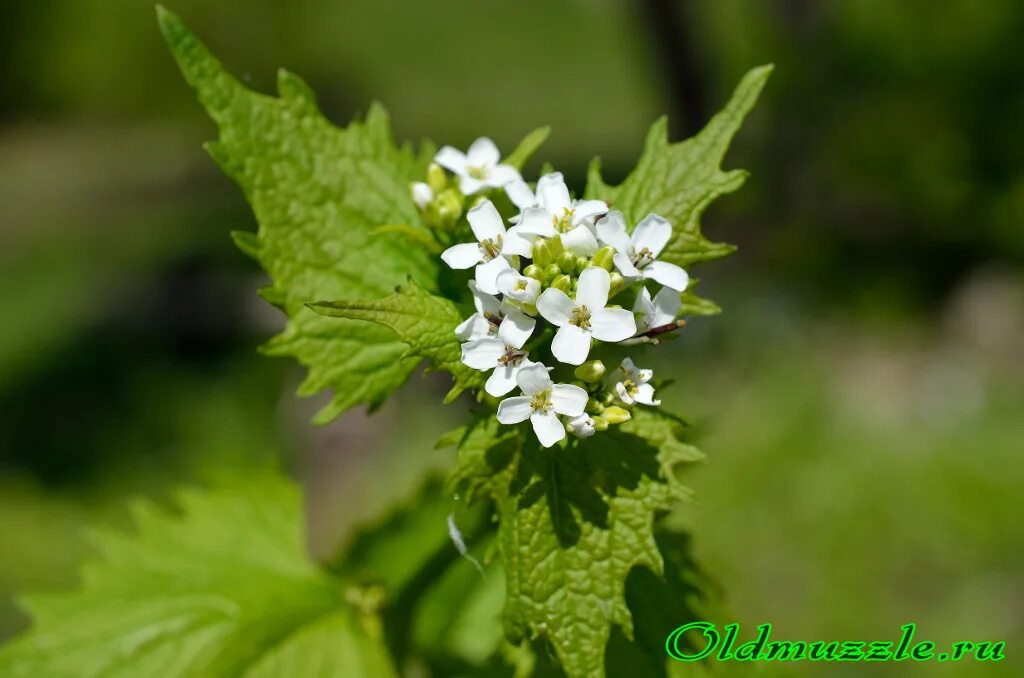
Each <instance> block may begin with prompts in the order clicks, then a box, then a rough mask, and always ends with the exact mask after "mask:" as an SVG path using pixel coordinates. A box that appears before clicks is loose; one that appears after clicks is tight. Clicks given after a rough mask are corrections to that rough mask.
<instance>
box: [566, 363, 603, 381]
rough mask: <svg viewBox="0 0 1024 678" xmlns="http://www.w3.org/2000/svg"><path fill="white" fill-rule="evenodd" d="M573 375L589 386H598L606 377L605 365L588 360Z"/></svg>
mask: <svg viewBox="0 0 1024 678" xmlns="http://www.w3.org/2000/svg"><path fill="white" fill-rule="evenodd" d="M573 374H575V375H576V378H577V379H581V380H583V381H585V382H586V383H588V384H596V383H597V382H599V381H601V377H603V376H604V363H603V362H601V361H600V360H588V361H587V362H585V363H583V364H582V365H580V366H579V367H577V368H576V369H575V370H574V371H573Z"/></svg>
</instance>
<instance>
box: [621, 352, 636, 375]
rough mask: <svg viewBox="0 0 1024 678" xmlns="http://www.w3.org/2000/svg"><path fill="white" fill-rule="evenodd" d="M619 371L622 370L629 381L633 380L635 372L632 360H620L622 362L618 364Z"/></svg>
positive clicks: (628, 358)
mask: <svg viewBox="0 0 1024 678" xmlns="http://www.w3.org/2000/svg"><path fill="white" fill-rule="evenodd" d="M619 369H620V370H622V371H623V372H624V373H625V374H626V376H628V377H629V378H630V379H632V378H633V375H635V374H636V371H637V370H636V363H634V362H633V359H632V358H630V357H629V356H626V357H625V358H623V359H622V362H621V363H620V364H619Z"/></svg>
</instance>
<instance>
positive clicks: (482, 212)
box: [441, 200, 512, 294]
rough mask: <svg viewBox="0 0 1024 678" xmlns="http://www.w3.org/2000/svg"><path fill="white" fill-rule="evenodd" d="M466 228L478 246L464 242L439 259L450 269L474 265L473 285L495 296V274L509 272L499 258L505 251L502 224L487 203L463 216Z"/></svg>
mask: <svg viewBox="0 0 1024 678" xmlns="http://www.w3.org/2000/svg"><path fill="white" fill-rule="evenodd" d="M466 219H468V220H469V226H470V228H472V229H473V235H475V236H476V239H477V241H478V242H464V243H460V244H458V245H452V246H451V247H449V248H448V249H446V250H445V251H444V252H442V253H441V259H443V260H444V263H446V264H448V265H449V266H451V267H452V268H469V267H470V266H475V265H476V264H481V265H480V266H477V267H476V284H477V285H478V286H479V287H480V289H481V290H482V291H484V292H486V293H487V294H497V293H498V285H497V282H496V281H497V278H498V274H499V273H501V272H502V271H504V270H506V269H510V268H512V266H511V264H509V263H508V260H507V259H506V258H505V257H504V256H503V254H508V252H507V250H506V247H505V224H504V223H503V222H502V220H501V215H500V214H498V209H497V208H496V207H495V206H494V203H492V202H491V201H490V200H484V201H483V202H481V203H480V204H479V205H477V206H476V207H474V208H473V209H471V210H469V213H468V214H466Z"/></svg>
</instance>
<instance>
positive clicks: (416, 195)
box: [412, 181, 434, 209]
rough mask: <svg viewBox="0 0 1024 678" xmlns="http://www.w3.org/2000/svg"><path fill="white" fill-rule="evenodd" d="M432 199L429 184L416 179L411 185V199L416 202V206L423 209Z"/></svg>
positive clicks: (432, 195)
mask: <svg viewBox="0 0 1024 678" xmlns="http://www.w3.org/2000/svg"><path fill="white" fill-rule="evenodd" d="M433 199H434V191H433V190H431V188H430V186H428V185H427V184H425V183H423V182H422V181H417V182H415V183H414V184H413V185H412V201H413V202H414V203H416V207H419V208H420V209H423V208H424V207H426V206H427V204H428V203H429V202H430V201H431V200H433Z"/></svg>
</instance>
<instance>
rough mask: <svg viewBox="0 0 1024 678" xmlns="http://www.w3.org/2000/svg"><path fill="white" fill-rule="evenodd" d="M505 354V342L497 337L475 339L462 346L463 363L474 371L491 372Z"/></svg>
mask: <svg viewBox="0 0 1024 678" xmlns="http://www.w3.org/2000/svg"><path fill="white" fill-rule="evenodd" d="M504 353H505V342H504V341H502V340H501V339H498V338H496V337H485V338H484V339H474V340H473V341H470V342H468V343H465V344H463V345H462V362H463V363H465V364H466V365H469V366H470V367H472V368H473V369H474V370H489V369H491V368H492V367H494V366H495V365H497V364H498V358H500V357H501V356H502V355H504Z"/></svg>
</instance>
